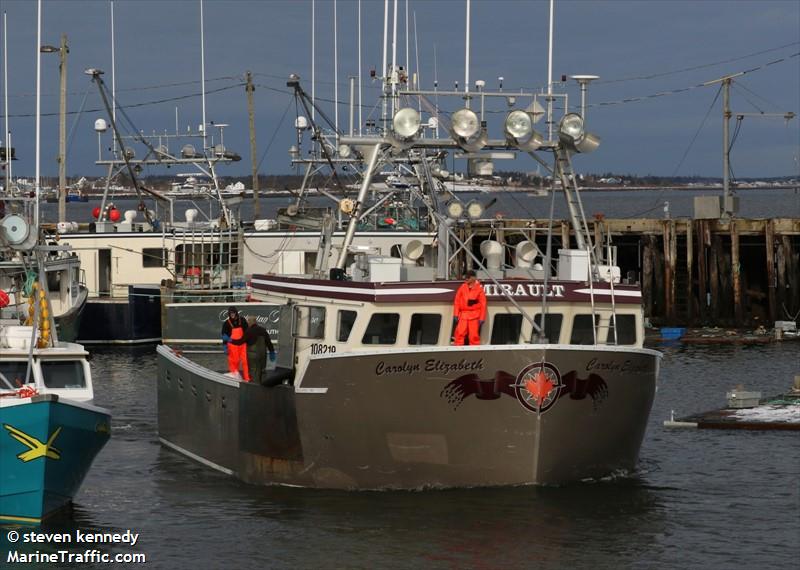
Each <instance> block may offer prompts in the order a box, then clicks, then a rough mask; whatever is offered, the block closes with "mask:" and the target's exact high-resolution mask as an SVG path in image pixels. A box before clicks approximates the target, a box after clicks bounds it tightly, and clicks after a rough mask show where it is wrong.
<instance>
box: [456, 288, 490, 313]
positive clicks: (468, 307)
mask: <svg viewBox="0 0 800 570" xmlns="http://www.w3.org/2000/svg"><path fill="white" fill-rule="evenodd" d="M470 301H471V302H470ZM453 316H454V317H458V318H459V319H465V320H468V321H469V320H473V319H478V320H481V321H485V320H486V294H485V293H484V292H483V286H482V285H481V284H480V283H479V282H478V281H476V282H475V284H474V285H473V286H472V288H470V286H469V285H468V284H467V283H462V284H461V287H459V288H458V291H456V298H455V301H453Z"/></svg>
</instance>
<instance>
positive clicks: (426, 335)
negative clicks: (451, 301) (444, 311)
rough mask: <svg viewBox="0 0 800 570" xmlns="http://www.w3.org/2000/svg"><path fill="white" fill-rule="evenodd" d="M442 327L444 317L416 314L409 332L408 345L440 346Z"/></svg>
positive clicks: (412, 316)
mask: <svg viewBox="0 0 800 570" xmlns="http://www.w3.org/2000/svg"><path fill="white" fill-rule="evenodd" d="M441 326H442V315H439V314H425V313H414V314H413V315H411V328H409V330H408V344H409V345H418V344H438V343H439V329H440V328H441Z"/></svg>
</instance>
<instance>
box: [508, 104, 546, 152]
mask: <svg viewBox="0 0 800 570" xmlns="http://www.w3.org/2000/svg"><path fill="white" fill-rule="evenodd" d="M533 123H534V118H533V116H531V114H530V113H528V112H526V111H520V110H519V109H517V110H515V111H511V112H510V113H509V114H508V116H507V117H506V122H505V133H506V139H507V140H508V142H509V143H511V144H513V145H515V146H516V147H517V148H519V149H520V150H525V151H534V150H536V149H538V148H539V147H541V146H542V143H543V142H544V139H543V137H542V135H540V134H539V133H537V132H536V131H535V130H533Z"/></svg>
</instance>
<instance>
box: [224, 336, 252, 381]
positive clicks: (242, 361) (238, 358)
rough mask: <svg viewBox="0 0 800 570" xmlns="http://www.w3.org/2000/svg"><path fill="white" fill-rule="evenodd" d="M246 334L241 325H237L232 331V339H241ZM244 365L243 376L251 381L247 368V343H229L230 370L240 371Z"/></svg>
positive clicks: (233, 371) (232, 371)
mask: <svg viewBox="0 0 800 570" xmlns="http://www.w3.org/2000/svg"><path fill="white" fill-rule="evenodd" d="M242 336H244V331H243V330H242V328H241V327H236V328H234V329H233V330H232V331H231V340H239V339H241V338H242ZM240 365H241V367H242V378H244V381H245V382H250V371H249V370H248V369H247V345H246V344H233V343H232V342H229V343H228V372H230V373H231V374H233V373H235V372H239V366H240Z"/></svg>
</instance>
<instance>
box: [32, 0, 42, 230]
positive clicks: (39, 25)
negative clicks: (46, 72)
mask: <svg viewBox="0 0 800 570" xmlns="http://www.w3.org/2000/svg"><path fill="white" fill-rule="evenodd" d="M36 18H37V19H36V178H35V180H34V192H35V199H36V205H35V207H34V209H33V226H34V228H35V231H36V232H38V231H39V192H40V189H39V186H40V180H39V176H40V174H41V173H40V170H39V162H40V155H41V126H42V125H41V123H42V116H41V115H42V102H41V99H42V90H41V87H42V86H41V80H42V51H41V48H40V46H41V45H42V0H38V2H37V10H36Z"/></svg>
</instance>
